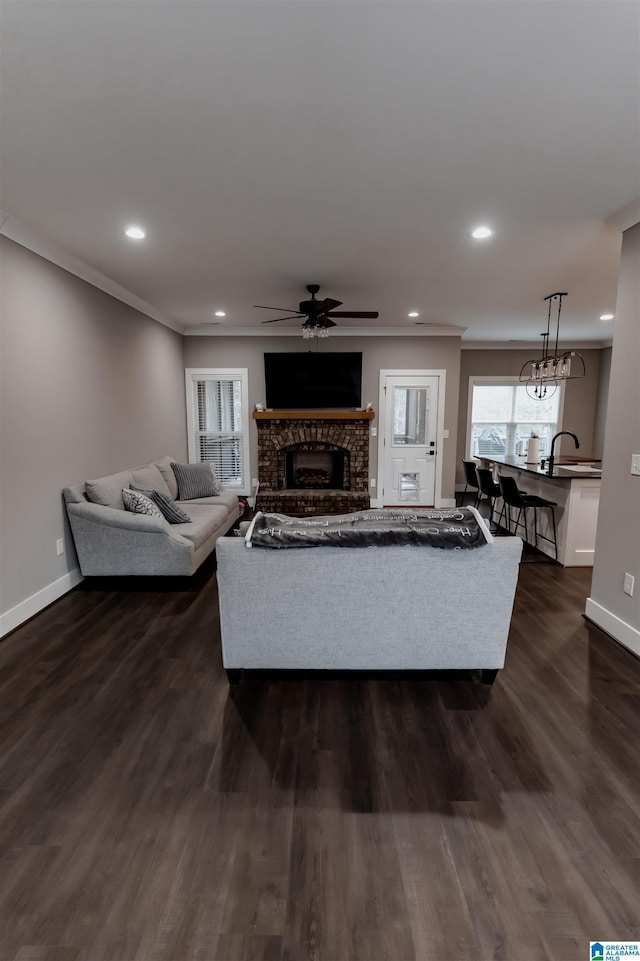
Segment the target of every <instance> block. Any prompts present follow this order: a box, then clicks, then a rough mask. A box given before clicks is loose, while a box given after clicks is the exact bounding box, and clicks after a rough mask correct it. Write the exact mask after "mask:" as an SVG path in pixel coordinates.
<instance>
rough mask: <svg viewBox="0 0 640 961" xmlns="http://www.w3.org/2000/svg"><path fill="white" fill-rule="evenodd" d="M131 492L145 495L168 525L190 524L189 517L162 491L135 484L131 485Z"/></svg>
mask: <svg viewBox="0 0 640 961" xmlns="http://www.w3.org/2000/svg"><path fill="white" fill-rule="evenodd" d="M131 490H134V491H138V492H139V493H140V494H145V495H146V496H147V497H148V498H149V500H150V501H152V502H153V503H154V504H155V505H156V507H157V508H158V510H159V511H160V513H161V514H162V516H163V517H164V519H165V520H167V521H169V523H170V524H190V523H191V518H190V517H189V515H188V514H187V513H185V511H183V510H182V508H181V507H179V506H178V504H176V502H175V501H174V500H172V499H171V497H169V495H168V494H165V493H164V491H154V490H149V489H148V488H145V487H138V486H137V485H136V484H132V485H131Z"/></svg>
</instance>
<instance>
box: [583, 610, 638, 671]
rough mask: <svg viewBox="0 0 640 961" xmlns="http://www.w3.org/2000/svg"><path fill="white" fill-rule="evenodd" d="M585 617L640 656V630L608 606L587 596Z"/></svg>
mask: <svg viewBox="0 0 640 961" xmlns="http://www.w3.org/2000/svg"><path fill="white" fill-rule="evenodd" d="M584 613H585V617H588V618H589V620H590V621H593V623H594V624H597V626H598V627H601V628H602V630H603V631H606V632H607V634H610V635H611V637H613V638H614V639H615V640H616V641H619V642H620V644H624V646H625V647H628V648H629V650H630V651H633V653H634V654H636V655H637V656H638V657H640V631H639V630H638V629H637V628H635V627H632V626H631V624H627V622H626V621H623V620H622V618H620V617H618V616H617V614H612V613H611V611H609V610H607V608H606V607H602V605H601V604H598V602H597V601H594V600H592V598H590V597H588V598H587V605H586V607H585V610H584Z"/></svg>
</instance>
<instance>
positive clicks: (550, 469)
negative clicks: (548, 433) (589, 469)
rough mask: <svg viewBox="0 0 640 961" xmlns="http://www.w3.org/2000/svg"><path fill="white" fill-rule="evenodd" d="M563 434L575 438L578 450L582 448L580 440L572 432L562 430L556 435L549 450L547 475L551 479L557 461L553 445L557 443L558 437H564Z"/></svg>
mask: <svg viewBox="0 0 640 961" xmlns="http://www.w3.org/2000/svg"><path fill="white" fill-rule="evenodd" d="M563 434H567V436H568V437H573V441H574V443H575V445H576V449H577V448H578V447H580V441H579V440H578V438H577V437H576V435H575V434H572V433H571V431H570V430H561V431H560V432H559V433H558V434H554V435H553V437H552V438H551V447H550V448H549V468H548V470H547V474H548V475H549V477H553V464H554V460H555V458H554V456H553V445H554V444H555V442H556V441H557V439H558V437H562V435H563Z"/></svg>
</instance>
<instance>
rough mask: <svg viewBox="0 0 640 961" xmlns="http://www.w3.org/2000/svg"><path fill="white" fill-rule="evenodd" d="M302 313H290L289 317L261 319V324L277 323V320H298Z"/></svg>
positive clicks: (302, 315)
mask: <svg viewBox="0 0 640 961" xmlns="http://www.w3.org/2000/svg"><path fill="white" fill-rule="evenodd" d="M301 317H304V314H291V316H290V317H274V318H273V320H261V321H260V323H261V324H277V323H278V321H279V320H299V319H300V318H301Z"/></svg>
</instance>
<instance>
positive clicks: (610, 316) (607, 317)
mask: <svg viewBox="0 0 640 961" xmlns="http://www.w3.org/2000/svg"><path fill="white" fill-rule="evenodd" d="M600 320H613V314H600Z"/></svg>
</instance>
